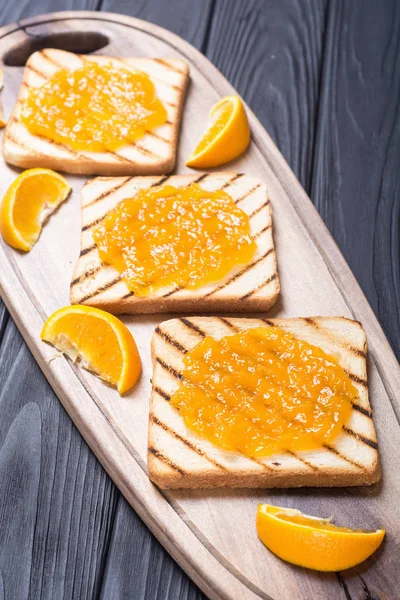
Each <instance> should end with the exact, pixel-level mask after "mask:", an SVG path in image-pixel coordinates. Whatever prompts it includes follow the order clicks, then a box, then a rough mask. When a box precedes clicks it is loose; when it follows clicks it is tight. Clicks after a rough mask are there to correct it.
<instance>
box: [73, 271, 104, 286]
mask: <svg viewBox="0 0 400 600" xmlns="http://www.w3.org/2000/svg"><path fill="white" fill-rule="evenodd" d="M100 270H101V267H93V269H89V271H86V273H82V275H79V277H77V278H76V279H73V280H72V281H71V287H74V285H77V284H78V283H83V282H84V281H85V279H87V278H88V277H91V276H92V275H95V274H96V273H98V272H99V271H100Z"/></svg>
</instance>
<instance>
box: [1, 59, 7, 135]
mask: <svg viewBox="0 0 400 600" xmlns="http://www.w3.org/2000/svg"><path fill="white" fill-rule="evenodd" d="M3 81H4V76H3V69H0V90H2V89H3ZM6 125H7V123H6V122H5V120H4V119H3V109H2V108H1V106H0V129H2V128H3V127H5V126H6Z"/></svg>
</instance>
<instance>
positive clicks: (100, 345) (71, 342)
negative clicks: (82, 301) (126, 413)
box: [41, 304, 142, 394]
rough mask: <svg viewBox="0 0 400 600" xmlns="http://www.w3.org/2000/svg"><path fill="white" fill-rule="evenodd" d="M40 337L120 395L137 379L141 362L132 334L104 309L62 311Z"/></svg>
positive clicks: (49, 321) (56, 313)
mask: <svg viewBox="0 0 400 600" xmlns="http://www.w3.org/2000/svg"><path fill="white" fill-rule="evenodd" d="M41 338H42V340H44V341H46V342H49V343H50V344H52V345H53V346H55V347H56V348H57V350H59V351H60V352H62V353H64V354H66V355H67V356H68V357H69V358H70V359H71V360H73V361H74V362H75V361H76V360H78V361H79V362H80V363H81V365H82V366H83V367H84V368H85V369H88V370H89V371H93V372H94V373H95V374H96V375H98V376H99V377H101V379H104V380H105V381H107V382H108V383H110V384H111V385H113V386H116V387H117V389H118V391H119V393H120V394H123V393H124V392H127V391H128V390H129V389H130V388H131V387H132V386H133V385H134V384H135V383H136V382H137V380H138V379H139V376H140V373H141V370H142V367H141V361H140V356H139V352H138V349H137V346H136V343H135V340H134V339H133V336H132V334H131V332H130V331H129V329H128V328H127V327H126V325H124V323H122V321H120V319H117V317H114V316H113V315H110V314H109V313H107V312H105V311H103V310H100V309H98V308H92V307H90V306H80V305H79V304H77V305H74V306H66V307H64V308H61V309H59V310H57V311H56V312H55V313H53V314H52V315H51V316H50V317H49V318H48V319H47V321H46V322H45V324H44V326H43V329H42V333H41Z"/></svg>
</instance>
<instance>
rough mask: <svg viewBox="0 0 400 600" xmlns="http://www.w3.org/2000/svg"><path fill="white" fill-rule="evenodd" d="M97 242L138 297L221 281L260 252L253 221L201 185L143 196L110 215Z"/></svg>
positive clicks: (153, 191) (218, 193) (96, 235)
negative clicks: (251, 233)
mask: <svg viewBox="0 0 400 600" xmlns="http://www.w3.org/2000/svg"><path fill="white" fill-rule="evenodd" d="M93 238H94V241H95V243H96V245H97V247H98V251H99V254H100V258H101V259H102V261H103V262H105V263H107V264H109V265H111V266H113V267H114V268H115V269H117V270H118V271H119V272H120V273H121V274H122V276H123V278H124V279H125V282H126V284H127V286H128V288H129V289H130V290H131V291H132V292H133V293H134V294H135V295H137V296H147V295H149V294H151V293H153V292H155V291H156V290H159V289H163V288H166V287H170V286H175V287H179V288H188V289H194V288H198V287H200V286H203V285H206V284H208V283H211V282H215V281H219V280H221V279H223V278H224V277H225V276H226V275H228V273H229V272H230V271H231V270H232V269H233V268H234V267H235V266H238V265H244V264H247V263H248V262H249V261H250V260H251V258H252V256H253V254H254V252H255V249H256V244H255V242H254V241H252V239H251V236H250V223H249V218H248V216H247V215H246V213H245V212H243V211H242V210H241V209H240V208H238V207H237V206H236V204H235V202H234V201H233V199H232V198H231V197H230V196H229V194H227V193H226V192H224V191H223V190H218V191H214V192H209V191H205V190H203V189H202V188H201V187H200V186H198V185H197V184H193V185H190V186H188V187H180V188H175V187H172V186H164V187H161V188H148V189H146V190H140V191H139V192H138V193H137V195H136V196H135V197H134V198H127V199H126V200H123V201H122V202H120V203H119V204H118V205H117V206H116V207H115V208H114V209H113V210H112V211H110V212H109V213H108V214H107V216H106V217H105V218H104V219H103V220H102V221H101V223H100V225H99V226H98V227H97V228H96V229H94V230H93Z"/></svg>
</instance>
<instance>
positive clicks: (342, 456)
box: [324, 444, 365, 471]
mask: <svg viewBox="0 0 400 600" xmlns="http://www.w3.org/2000/svg"><path fill="white" fill-rule="evenodd" d="M324 448H326V449H327V450H329V452H333V454H336V455H337V456H339V458H342V459H343V460H345V461H346V462H348V463H350V464H351V465H353V466H354V467H357V469H361V470H362V471H365V467H363V466H362V465H360V463H358V462H356V461H355V460H352V459H351V458H348V457H347V456H345V455H344V454H342V453H341V452H339V450H337V449H336V448H335V447H334V446H330V445H329V444H324Z"/></svg>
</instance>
